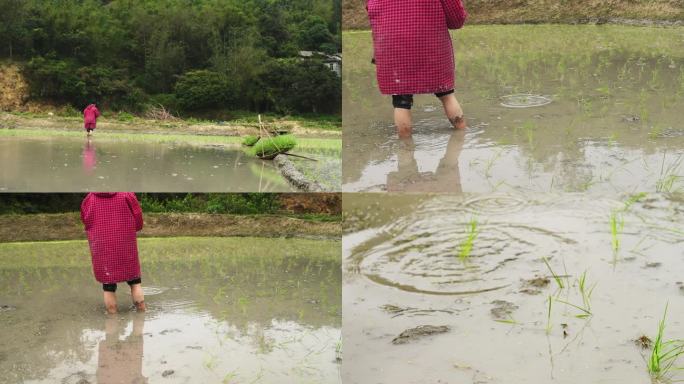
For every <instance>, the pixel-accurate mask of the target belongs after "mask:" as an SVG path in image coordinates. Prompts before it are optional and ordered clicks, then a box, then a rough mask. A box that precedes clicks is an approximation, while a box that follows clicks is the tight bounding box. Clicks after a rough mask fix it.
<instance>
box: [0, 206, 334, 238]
mask: <svg viewBox="0 0 684 384" xmlns="http://www.w3.org/2000/svg"><path fill="white" fill-rule="evenodd" d="M340 235H341V224H340V223H339V222H316V221H309V220H303V219H297V218H291V217H282V216H237V215H212V214H200V213H149V214H145V228H144V229H143V230H142V231H141V232H140V236H141V237H170V236H174V237H175V236H203V237H204V236H212V237H229V236H258V237H302V238H330V239H333V238H339V237H340ZM84 238H85V232H84V231H83V225H82V224H81V221H80V217H79V214H78V213H60V214H35V215H2V216H0V242H15V241H46V240H77V239H84Z"/></svg>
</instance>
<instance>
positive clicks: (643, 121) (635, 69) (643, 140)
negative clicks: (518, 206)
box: [343, 25, 684, 193]
mask: <svg viewBox="0 0 684 384" xmlns="http://www.w3.org/2000/svg"><path fill="white" fill-rule="evenodd" d="M453 39H454V46H455V56H456V83H457V89H456V94H457V97H458V99H459V101H460V102H461V104H462V106H463V108H464V111H465V114H466V117H467V119H468V124H469V128H468V129H467V131H466V132H465V133H464V132H454V130H453V129H452V128H451V127H450V125H449V122H448V121H447V119H446V118H445V117H444V114H443V111H442V107H441V103H440V102H439V100H437V99H436V98H435V97H434V96H432V95H421V96H416V98H415V103H414V107H413V122H414V129H413V132H414V133H413V137H412V139H408V140H400V139H398V137H397V135H396V133H395V131H394V127H393V122H392V105H391V98H390V97H389V96H382V95H380V93H379V91H378V89H377V82H376V80H375V69H374V67H373V65H372V64H371V63H370V58H371V57H372V44H371V36H370V33H369V32H348V33H346V34H344V35H343V44H344V50H345V66H344V68H343V126H344V127H343V132H344V148H343V155H344V164H343V190H344V191H346V192H353V191H384V190H387V191H425V192H461V191H464V192H481V193H489V192H494V191H498V192H509V191H517V192H566V191H569V192H583V191H589V192H600V193H607V192H609V193H615V192H624V191H635V190H636V191H672V190H677V189H681V188H682V187H684V178H683V176H684V166H682V162H683V161H684V125H683V122H682V119H681V111H682V110H684V50H682V49H681V47H682V44H684V28H644V27H626V26H610V25H605V26H586V25H582V26H559V25H535V26H522V25H517V26H466V28H464V29H463V30H460V31H456V32H454V33H453Z"/></svg>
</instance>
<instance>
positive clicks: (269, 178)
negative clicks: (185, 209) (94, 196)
mask: <svg viewBox="0 0 684 384" xmlns="http://www.w3.org/2000/svg"><path fill="white" fill-rule="evenodd" d="M0 159H1V161H2V164H3V166H2V170H0V190H2V191H27V192H55V191H60V192H81V191H95V190H108V191H109V190H134V191H138V192H145V191H155V192H156V191H167V192H199V191H201V192H288V191H292V190H293V189H292V187H291V186H290V185H289V184H288V183H287V181H286V180H285V179H284V178H283V177H282V175H281V174H280V172H279V171H278V170H277V169H276V168H275V166H274V165H273V164H272V163H271V162H269V161H262V160H259V159H256V158H254V157H252V156H250V155H248V154H246V153H245V152H244V151H243V150H242V149H241V148H240V147H238V146H235V148H210V147H198V146H190V145H181V144H171V143H147V142H125V141H113V140H107V139H103V138H98V137H93V138H92V139H91V140H86V139H85V138H84V139H74V138H64V137H54V138H49V139H33V138H17V137H3V138H0Z"/></svg>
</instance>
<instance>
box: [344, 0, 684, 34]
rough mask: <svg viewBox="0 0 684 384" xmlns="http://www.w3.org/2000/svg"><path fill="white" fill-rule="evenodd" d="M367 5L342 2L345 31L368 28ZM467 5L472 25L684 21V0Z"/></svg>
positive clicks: (496, 0) (511, 0) (512, 0)
mask: <svg viewBox="0 0 684 384" xmlns="http://www.w3.org/2000/svg"><path fill="white" fill-rule="evenodd" d="M365 4H366V0H347V1H344V2H343V5H342V25H343V28H344V29H368V28H369V25H368V18H367V15H366V10H365ZM464 4H465V7H466V9H467V10H468V13H469V15H470V17H469V19H468V23H470V24H519V23H596V22H613V23H621V24H622V23H624V24H639V25H641V24H653V23H655V24H659V23H658V22H657V21H666V23H663V24H669V23H667V22H676V21H678V20H684V0H653V1H633V0H608V1H603V0H580V1H574V2H567V1H564V0H464ZM646 20H647V22H645V23H644V22H642V21H646Z"/></svg>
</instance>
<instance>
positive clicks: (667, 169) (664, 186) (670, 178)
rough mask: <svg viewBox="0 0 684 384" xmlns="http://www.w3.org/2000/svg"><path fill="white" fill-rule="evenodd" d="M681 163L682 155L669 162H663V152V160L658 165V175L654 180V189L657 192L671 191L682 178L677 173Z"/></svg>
mask: <svg viewBox="0 0 684 384" xmlns="http://www.w3.org/2000/svg"><path fill="white" fill-rule="evenodd" d="M681 165H682V156H679V157H678V158H677V159H675V160H674V161H672V162H671V163H670V164H667V165H666V164H665V153H663V161H662V163H661V165H660V175H659V178H658V181H656V191H658V192H673V191H674V190H675V185H676V184H677V182H678V181H679V180H681V179H683V178H684V176H682V175H680V174H678V172H679V167H680V166H681Z"/></svg>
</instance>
